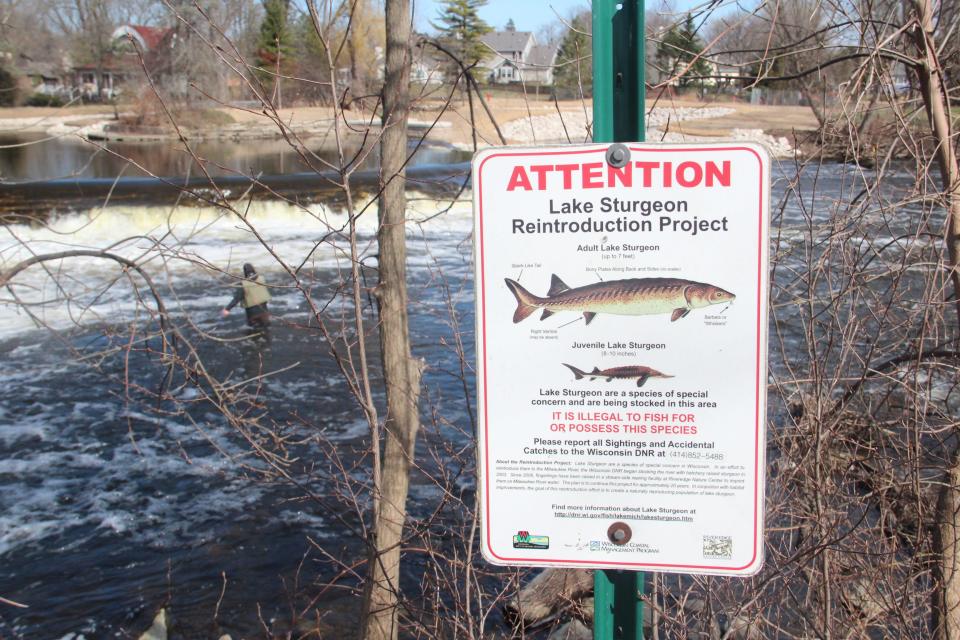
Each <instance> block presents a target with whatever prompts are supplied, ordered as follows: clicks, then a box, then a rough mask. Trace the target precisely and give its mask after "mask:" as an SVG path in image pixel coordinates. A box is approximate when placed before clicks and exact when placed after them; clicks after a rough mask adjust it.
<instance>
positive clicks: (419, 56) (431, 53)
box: [381, 36, 450, 85]
mask: <svg viewBox="0 0 960 640" xmlns="http://www.w3.org/2000/svg"><path fill="white" fill-rule="evenodd" d="M428 42H429V39H428V37H427V36H418V39H417V46H416V47H414V49H413V61H412V62H411V64H410V82H416V83H418V84H425V85H426V84H430V85H435V84H443V82H444V80H445V78H446V73H445V70H446V68H447V67H448V66H449V64H450V62H449V58H447V57H446V56H445V55H444V54H442V53H440V52H439V51H437V50H436V48H434V47H431V46H430V45H429V44H427V43H428ZM381 79H382V78H381Z"/></svg>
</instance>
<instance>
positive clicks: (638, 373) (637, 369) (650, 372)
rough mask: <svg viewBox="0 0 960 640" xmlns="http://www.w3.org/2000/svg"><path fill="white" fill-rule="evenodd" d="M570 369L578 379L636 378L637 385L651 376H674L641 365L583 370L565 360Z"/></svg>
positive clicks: (608, 379) (640, 384)
mask: <svg viewBox="0 0 960 640" xmlns="http://www.w3.org/2000/svg"><path fill="white" fill-rule="evenodd" d="M561 364H562V365H563V366H565V367H566V368H567V369H570V371H573V375H574V376H575V378H576V379H577V380H581V379H583V378H590V379H591V380H596V379H597V378H606V380H607V382H610V381H611V380H613V379H614V378H618V379H621V380H633V379H636V381H637V386H638V387H642V386H643V385H644V384H645V383H646V382H647V380H649V379H650V378H672V377H673V376H668V375H667V374H665V373H660V372H659V371H657V370H656V369H651V368H650V367H641V366H628V367H611V368H610V369H603V370H601V369H600V368H599V367H594V368H593V371H583V370H582V369H577V368H576V367H575V366H573V365H572V364H567V363H565V362H562V363H561Z"/></svg>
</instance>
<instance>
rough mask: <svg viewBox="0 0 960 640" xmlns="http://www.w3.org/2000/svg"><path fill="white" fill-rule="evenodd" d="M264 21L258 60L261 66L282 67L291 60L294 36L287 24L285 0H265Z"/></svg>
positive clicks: (261, 25)
mask: <svg viewBox="0 0 960 640" xmlns="http://www.w3.org/2000/svg"><path fill="white" fill-rule="evenodd" d="M263 11H264V15H263V22H262V23H260V36H259V38H258V39H257V60H258V61H259V63H260V66H261V67H264V68H266V69H274V70H275V69H276V67H277V64H278V62H279V64H280V66H281V69H282V68H284V66H285V64H286V63H287V62H289V61H290V58H291V57H292V53H293V37H292V34H291V33H290V28H289V26H288V24H287V3H286V2H285V0H263Z"/></svg>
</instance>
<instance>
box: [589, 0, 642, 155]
mask: <svg viewBox="0 0 960 640" xmlns="http://www.w3.org/2000/svg"><path fill="white" fill-rule="evenodd" d="M618 7H619V9H618ZM645 96H646V90H645V85H644V13H643V1H642V0H623V1H622V2H617V1H616V0H594V1H593V141H594V142H642V141H643V139H644V133H645V132H644V101H645Z"/></svg>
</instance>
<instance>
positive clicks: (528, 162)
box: [473, 142, 770, 575]
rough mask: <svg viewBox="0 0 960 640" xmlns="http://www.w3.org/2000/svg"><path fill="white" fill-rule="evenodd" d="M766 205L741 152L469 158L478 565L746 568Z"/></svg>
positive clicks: (754, 160) (677, 149)
mask: <svg viewBox="0 0 960 640" xmlns="http://www.w3.org/2000/svg"><path fill="white" fill-rule="evenodd" d="M769 192H770V160H769V157H768V155H767V152H766V151H765V150H764V149H763V147H761V146H759V145H756V144H750V143H742V142H730V143H722V144H721V143H718V144H677V145H665V144H656V145H654V144H627V145H622V144H614V145H606V144H591V145H583V146H562V147H543V148H529V149H527V148H522V149H521V148H499V149H487V150H485V151H481V152H479V153H478V154H477V155H476V156H475V158H474V160H473V194H474V195H473V198H474V216H475V234H474V238H475V240H474V241H475V250H476V287H477V291H476V297H477V360H478V382H477V391H478V396H479V398H478V406H479V412H478V413H479V417H480V422H479V436H478V437H479V447H478V465H477V466H478V469H479V487H480V496H479V499H480V500H481V514H482V528H483V529H482V535H483V542H482V548H483V554H484V556H485V557H486V558H487V560H489V561H490V562H492V563H494V564H501V565H522V566H565V567H595V568H622V569H633V570H652V571H668V572H679V573H704V574H718V575H749V574H752V573H755V572H757V571H758V570H759V569H760V566H761V565H762V563H763V487H764V457H765V456H764V453H765V446H764V440H765V433H764V429H765V412H766V407H765V401H766V371H767V289H768V282H767V281H768V274H767V271H768V265H767V262H768V256H767V237H768V225H769Z"/></svg>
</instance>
